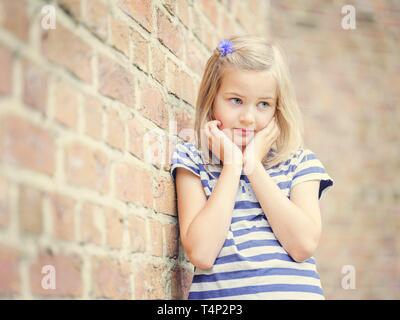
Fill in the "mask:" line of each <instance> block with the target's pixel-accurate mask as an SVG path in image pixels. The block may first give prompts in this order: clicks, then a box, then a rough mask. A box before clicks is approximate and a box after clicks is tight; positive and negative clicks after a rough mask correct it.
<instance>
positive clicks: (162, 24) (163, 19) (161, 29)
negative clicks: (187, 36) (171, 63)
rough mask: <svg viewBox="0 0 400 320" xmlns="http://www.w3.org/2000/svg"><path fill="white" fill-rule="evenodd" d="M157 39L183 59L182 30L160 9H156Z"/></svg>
mask: <svg viewBox="0 0 400 320" xmlns="http://www.w3.org/2000/svg"><path fill="white" fill-rule="evenodd" d="M157 27H158V39H159V40H160V41H161V43H163V44H164V45H165V46H166V47H167V48H168V49H170V50H171V51H172V52H173V53H174V54H175V55H176V56H177V57H178V58H180V59H183V55H184V46H185V43H184V41H183V40H184V39H183V34H182V33H183V31H182V29H181V28H180V27H179V26H178V25H174V24H173V23H172V21H171V20H170V19H169V18H168V17H167V16H166V15H165V14H164V13H163V12H162V11H161V10H157Z"/></svg>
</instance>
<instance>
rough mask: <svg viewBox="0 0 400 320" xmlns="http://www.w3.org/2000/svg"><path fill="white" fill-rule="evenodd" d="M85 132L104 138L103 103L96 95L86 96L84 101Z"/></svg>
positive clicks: (93, 136)
mask: <svg viewBox="0 0 400 320" xmlns="http://www.w3.org/2000/svg"><path fill="white" fill-rule="evenodd" d="M84 115H85V133H86V134H87V135H89V136H91V137H92V138H94V139H97V140H101V139H102V130H103V104H102V102H101V101H100V100H98V99H97V98H94V97H86V99H85V101H84Z"/></svg>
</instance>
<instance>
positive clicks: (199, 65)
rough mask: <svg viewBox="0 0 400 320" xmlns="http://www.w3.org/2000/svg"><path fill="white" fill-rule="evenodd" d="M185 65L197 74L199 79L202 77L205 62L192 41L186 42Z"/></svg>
mask: <svg viewBox="0 0 400 320" xmlns="http://www.w3.org/2000/svg"><path fill="white" fill-rule="evenodd" d="M186 64H187V65H188V66H189V68H190V69H192V70H193V71H194V72H196V73H197V75H198V76H199V77H201V76H202V75H203V72H204V66H205V64H206V63H205V61H204V59H203V57H202V55H201V50H199V48H198V46H197V45H196V44H195V41H194V40H188V41H187V43H186Z"/></svg>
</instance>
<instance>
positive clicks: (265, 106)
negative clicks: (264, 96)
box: [260, 101, 269, 109]
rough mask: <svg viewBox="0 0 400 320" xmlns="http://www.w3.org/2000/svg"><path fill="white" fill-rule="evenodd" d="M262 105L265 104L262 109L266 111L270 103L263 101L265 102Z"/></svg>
mask: <svg viewBox="0 0 400 320" xmlns="http://www.w3.org/2000/svg"><path fill="white" fill-rule="evenodd" d="M261 103H264V107H262V109H266V108H268V107H269V103H268V102H265V101H263V102H260V104H261Z"/></svg>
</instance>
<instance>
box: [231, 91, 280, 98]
mask: <svg viewBox="0 0 400 320" xmlns="http://www.w3.org/2000/svg"><path fill="white" fill-rule="evenodd" d="M225 93H226V94H234V95H237V96H239V97H241V98H245V97H244V96H242V95H240V94H239V93H236V92H225ZM259 99H274V97H261V98H259Z"/></svg>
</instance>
